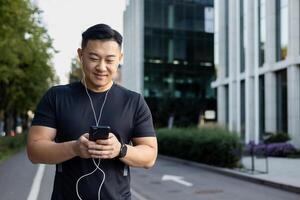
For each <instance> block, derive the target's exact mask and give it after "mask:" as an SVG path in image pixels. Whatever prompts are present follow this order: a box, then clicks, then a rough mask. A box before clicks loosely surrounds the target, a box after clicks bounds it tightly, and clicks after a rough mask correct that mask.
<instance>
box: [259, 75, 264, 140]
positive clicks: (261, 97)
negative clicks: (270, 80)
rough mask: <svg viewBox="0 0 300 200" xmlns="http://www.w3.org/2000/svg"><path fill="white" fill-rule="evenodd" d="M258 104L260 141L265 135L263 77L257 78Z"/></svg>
mask: <svg viewBox="0 0 300 200" xmlns="http://www.w3.org/2000/svg"><path fill="white" fill-rule="evenodd" d="M258 81H259V83H258V84H259V85H258V98H259V100H258V102H259V139H260V140H262V139H263V136H264V134H265V77H264V75H260V76H259V79H258Z"/></svg>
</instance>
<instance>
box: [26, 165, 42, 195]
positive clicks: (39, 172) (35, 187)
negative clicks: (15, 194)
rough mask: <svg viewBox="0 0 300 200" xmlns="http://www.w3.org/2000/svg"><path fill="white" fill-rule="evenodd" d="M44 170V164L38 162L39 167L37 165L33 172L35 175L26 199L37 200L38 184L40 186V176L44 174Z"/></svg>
mask: <svg viewBox="0 0 300 200" xmlns="http://www.w3.org/2000/svg"><path fill="white" fill-rule="evenodd" d="M44 171H45V165H44V164H40V165H39V167H38V170H37V172H36V174H35V177H34V179H33V182H32V185H31V189H30V193H29V195H28V197H27V200H37V198H38V195H39V192H40V186H41V182H42V178H43V176H44Z"/></svg>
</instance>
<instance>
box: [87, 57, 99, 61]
mask: <svg viewBox="0 0 300 200" xmlns="http://www.w3.org/2000/svg"><path fill="white" fill-rule="evenodd" d="M89 59H90V60H91V61H97V60H98V58H96V57H89Z"/></svg>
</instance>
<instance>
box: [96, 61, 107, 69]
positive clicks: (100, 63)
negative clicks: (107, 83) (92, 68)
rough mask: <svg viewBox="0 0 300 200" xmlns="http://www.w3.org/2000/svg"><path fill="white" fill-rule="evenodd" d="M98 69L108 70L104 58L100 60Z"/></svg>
mask: <svg viewBox="0 0 300 200" xmlns="http://www.w3.org/2000/svg"><path fill="white" fill-rule="evenodd" d="M96 70H98V71H106V64H105V61H104V60H100V61H99V63H98V64H97V66H96Z"/></svg>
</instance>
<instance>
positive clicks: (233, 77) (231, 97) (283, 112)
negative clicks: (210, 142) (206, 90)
mask: <svg viewBox="0 0 300 200" xmlns="http://www.w3.org/2000/svg"><path fill="white" fill-rule="evenodd" d="M214 5H215V42H214V43H215V44H214V47H215V67H216V70H217V79H216V81H214V82H213V84H212V86H213V87H214V88H217V95H218V100H217V105H218V106H217V107H218V122H219V123H221V124H224V125H227V126H228V127H229V129H230V130H235V131H237V132H239V133H240V134H241V137H242V139H243V140H244V141H245V142H246V143H248V142H249V141H250V140H254V141H256V142H258V141H260V140H262V139H263V138H264V136H265V135H266V134H268V133H278V132H284V133H288V134H289V136H290V137H291V138H292V143H293V144H294V145H296V146H298V147H299V146H300V68H299V64H300V35H299V28H300V27H299V25H300V14H299V13H300V12H299V11H300V10H299V9H300V1H299V0H221V1H218V0H215V2H214Z"/></svg>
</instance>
